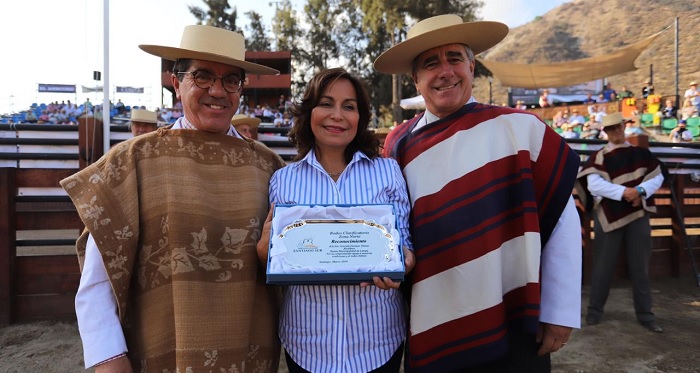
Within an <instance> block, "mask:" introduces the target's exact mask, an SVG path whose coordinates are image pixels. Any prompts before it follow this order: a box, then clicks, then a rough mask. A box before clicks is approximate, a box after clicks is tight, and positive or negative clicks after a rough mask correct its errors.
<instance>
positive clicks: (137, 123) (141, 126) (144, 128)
mask: <svg viewBox="0 0 700 373" xmlns="http://www.w3.org/2000/svg"><path fill="white" fill-rule="evenodd" d="M157 129H158V114H156V113H155V112H153V111H148V110H143V109H132V110H131V120H130V121H129V130H130V131H131V134H132V135H133V136H134V137H136V136H138V135H144V134H147V133H149V132H153V131H155V130H157Z"/></svg>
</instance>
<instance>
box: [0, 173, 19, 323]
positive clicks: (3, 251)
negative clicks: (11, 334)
mask: <svg viewBox="0 0 700 373" xmlns="http://www.w3.org/2000/svg"><path fill="white" fill-rule="evenodd" d="M16 171H17V169H16V168H0V325H2V324H9V323H11V322H12V321H13V320H14V317H15V258H16V256H17V248H16V247H15V240H16V238H17V234H16V229H15V228H16V226H15V201H14V200H15V196H16V194H17V176H16Z"/></svg>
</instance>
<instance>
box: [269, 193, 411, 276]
mask: <svg viewBox="0 0 700 373" xmlns="http://www.w3.org/2000/svg"><path fill="white" fill-rule="evenodd" d="M395 225H396V217H395V216H394V213H393V206H391V205H313V206H309V205H277V206H275V211H274V213H273V219H272V232H271V238H270V249H269V252H268V253H269V255H268V268H267V282H268V283H270V284H359V283H360V282H363V281H369V282H371V281H372V277H373V276H380V277H389V278H391V279H392V280H394V281H402V280H403V275H404V263H403V252H402V250H401V237H400V236H399V233H398V230H397V229H396V227H395Z"/></svg>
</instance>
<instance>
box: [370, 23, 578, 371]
mask: <svg viewBox="0 0 700 373" xmlns="http://www.w3.org/2000/svg"><path fill="white" fill-rule="evenodd" d="M507 33H508V27H507V26H506V25H504V24H502V23H498V22H467V23H463V21H462V18H461V17H459V16H456V15H442V16H437V17H432V18H428V19H426V20H423V21H421V22H419V23H418V24H416V25H415V26H413V27H412V28H411V29H410V30H409V32H408V34H407V39H406V41H404V42H402V43H399V44H397V45H396V46H394V47H392V48H390V49H389V50H387V51H386V52H384V53H383V54H382V55H380V56H379V58H377V60H376V61H375V62H374V66H375V68H376V69H377V70H378V71H380V72H384V73H391V74H411V76H412V78H413V81H414V83H415V86H416V88H417V90H418V91H419V93H420V94H422V95H423V97H424V99H425V103H426V109H427V110H426V112H424V113H422V114H421V115H418V116H416V117H415V118H413V119H412V120H410V121H408V122H405V123H403V124H401V125H399V126H398V127H397V128H395V129H394V130H393V131H392V132H391V133H390V134H389V135H388V137H387V139H386V143H385V146H384V151H385V155H387V156H391V157H394V158H396V159H397V161H398V162H399V165H401V167H402V170H403V173H404V175H405V177H406V180H407V184H408V188H409V195H410V197H411V203H412V211H411V219H412V220H411V229H412V235H413V237H414V239H415V241H414V242H415V254H416V267H415V270H414V272H413V276H412V285H411V301H410V303H411V311H410V333H409V337H408V347H407V357H406V360H407V361H408V367H407V371H416V372H447V371H454V372H472V371H478V372H500V371H518V372H548V371H550V369H551V366H550V353H551V352H555V351H558V350H559V349H560V348H562V346H564V345H565V344H566V342H567V340H568V338H569V335H570V333H571V328H573V327H579V325H580V312H581V310H580V303H581V297H580V291H581V233H580V223H579V218H578V215H577V212H576V208H575V206H574V201H573V198H572V196H571V192H572V190H573V185H574V180H575V178H576V172H577V170H578V165H579V158H578V156H577V155H576V153H574V152H573V151H572V150H571V148H569V146H568V145H567V144H566V142H565V141H564V140H563V139H562V138H561V137H560V136H559V135H558V134H557V133H556V132H554V131H553V130H552V129H550V128H549V127H548V126H547V125H546V124H545V123H544V122H542V121H541V120H540V119H539V118H537V117H536V116H535V115H533V114H530V113H527V112H523V111H520V110H515V109H511V108H507V107H499V106H492V105H485V104H480V103H478V102H477V101H476V100H475V98H474V97H472V84H473V81H474V67H475V59H474V55H475V54H478V53H481V52H483V51H485V50H487V49H489V48H491V47H492V46H493V45H495V44H497V43H498V42H500V41H501V40H502V39H503V38H504V37H505V36H506V34H507Z"/></svg>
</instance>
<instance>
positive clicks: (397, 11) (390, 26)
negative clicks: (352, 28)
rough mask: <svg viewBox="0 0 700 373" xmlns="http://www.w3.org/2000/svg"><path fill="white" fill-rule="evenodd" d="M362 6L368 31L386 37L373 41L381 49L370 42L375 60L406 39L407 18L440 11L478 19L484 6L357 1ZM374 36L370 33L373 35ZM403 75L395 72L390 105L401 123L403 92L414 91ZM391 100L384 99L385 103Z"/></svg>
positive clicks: (473, 1) (467, 0) (471, 1)
mask: <svg viewBox="0 0 700 373" xmlns="http://www.w3.org/2000/svg"><path fill="white" fill-rule="evenodd" d="M357 1H358V2H359V5H360V8H361V10H362V12H363V13H364V18H363V26H364V28H365V31H366V32H367V33H368V34H370V35H371V34H372V33H379V30H383V31H384V33H385V35H386V36H387V37H386V38H383V39H378V38H375V39H374V40H372V41H373V42H376V43H377V44H379V45H381V48H380V49H379V50H377V49H376V47H377V45H371V44H372V43H369V45H368V51H370V48H371V53H372V60H374V59H376V58H377V57H378V56H379V54H380V53H381V52H383V51H384V50H386V49H387V48H389V47H391V46H392V45H396V44H398V43H400V42H401V41H403V40H405V39H406V33H407V32H408V28H409V24H407V22H406V20H407V19H411V20H412V21H413V22H411V23H410V25H413V24H415V23H416V22H417V21H418V20H422V19H425V18H429V17H432V16H435V15H440V14H447V13H453V14H459V15H461V16H462V18H463V19H464V20H465V21H472V20H474V19H476V11H477V10H478V9H479V8H480V7H481V6H482V5H483V4H482V2H481V1H480V0H438V1H434V0H432V1H430V0H419V1H408V2H406V1H401V0H357ZM370 37H371V36H370ZM402 78H403V77H402V75H392V77H391V79H392V83H391V87H392V89H391V92H392V94H391V100H390V102H391V107H392V113H393V118H394V121H396V122H398V123H400V122H401V121H402V120H403V114H402V110H401V107H400V106H399V103H400V100H401V98H402V97H403V92H404V91H406V93H409V92H410V93H411V94H415V87H413V85H412V82H411V81H410V79H409V80H404V79H402ZM381 79H388V78H382V77H379V76H372V77H371V80H373V81H377V80H381ZM388 102H389V101H386V100H382V103H388Z"/></svg>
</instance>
